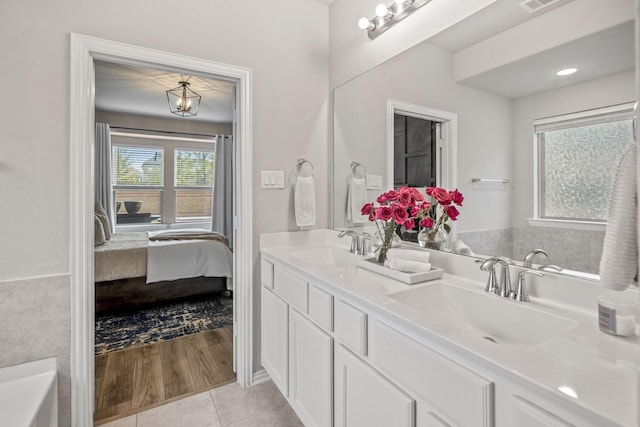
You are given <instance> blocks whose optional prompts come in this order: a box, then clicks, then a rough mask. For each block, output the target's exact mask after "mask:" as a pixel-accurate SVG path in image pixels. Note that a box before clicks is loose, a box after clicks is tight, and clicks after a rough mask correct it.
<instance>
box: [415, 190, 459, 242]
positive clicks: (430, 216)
mask: <svg viewBox="0 0 640 427" xmlns="http://www.w3.org/2000/svg"><path fill="white" fill-rule="evenodd" d="M426 193H427V195H428V196H431V197H432V198H433V199H434V201H435V203H434V206H433V207H434V208H433V209H430V210H429V211H424V214H423V215H420V216H419V218H420V222H419V225H420V227H422V228H423V229H426V230H427V231H426V233H427V236H428V239H427V241H428V240H433V238H434V236H436V234H437V233H438V231H439V230H440V227H442V228H443V229H444V230H445V231H446V232H447V233H448V232H449V231H450V230H451V227H450V226H449V224H448V223H447V221H448V220H449V219H451V221H456V220H457V219H458V215H460V211H458V208H456V206H462V202H463V201H464V196H463V195H462V193H461V192H459V191H458V189H455V190H453V191H448V190H445V189H444V188H440V187H427V189H426ZM438 206H440V216H438V215H437V213H436V211H437V207H438Z"/></svg>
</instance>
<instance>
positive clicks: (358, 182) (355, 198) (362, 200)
mask: <svg viewBox="0 0 640 427" xmlns="http://www.w3.org/2000/svg"><path fill="white" fill-rule="evenodd" d="M366 203H367V182H366V181H365V179H364V178H356V177H353V176H352V177H351V179H350V180H349V189H348V190H347V221H351V222H352V223H354V224H356V223H362V222H367V221H369V217H368V216H367V215H362V214H361V213H360V212H361V211H362V207H363V206H364V205H365V204H366Z"/></svg>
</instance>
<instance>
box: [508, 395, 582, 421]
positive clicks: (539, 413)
mask: <svg viewBox="0 0 640 427" xmlns="http://www.w3.org/2000/svg"><path fill="white" fill-rule="evenodd" d="M512 410H513V412H512V415H513V422H514V423H515V424H513V425H517V426H526V427H572V426H573V424H571V423H568V422H566V421H565V420H563V419H561V418H559V417H557V416H556V415H554V414H552V413H550V412H547V411H545V410H544V409H542V408H540V407H538V406H536V405H534V404H533V403H531V402H529V401H527V400H525V399H522V398H519V397H517V396H514V397H513V405H512Z"/></svg>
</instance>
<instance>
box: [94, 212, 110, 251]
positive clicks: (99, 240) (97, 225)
mask: <svg viewBox="0 0 640 427" xmlns="http://www.w3.org/2000/svg"><path fill="white" fill-rule="evenodd" d="M93 218H94V227H93V246H100V245H104V244H105V243H106V242H107V239H106V238H105V236H104V226H103V225H102V221H101V220H100V218H98V215H97V214H95V215H93Z"/></svg>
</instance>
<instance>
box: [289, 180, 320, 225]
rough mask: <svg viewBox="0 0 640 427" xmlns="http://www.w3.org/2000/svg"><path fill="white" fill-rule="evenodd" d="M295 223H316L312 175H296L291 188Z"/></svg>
mask: <svg viewBox="0 0 640 427" xmlns="http://www.w3.org/2000/svg"><path fill="white" fill-rule="evenodd" d="M293 205H294V210H295V214H296V225H297V226H298V227H305V226H310V225H315V223H316V196H315V189H314V185H313V176H297V177H296V182H295V184H294V190H293Z"/></svg>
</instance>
